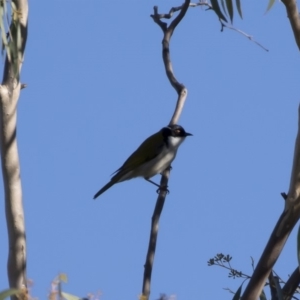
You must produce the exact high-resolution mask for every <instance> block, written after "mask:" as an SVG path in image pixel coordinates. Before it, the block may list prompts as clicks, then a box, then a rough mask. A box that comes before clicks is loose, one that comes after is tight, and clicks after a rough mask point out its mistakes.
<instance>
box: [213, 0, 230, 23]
mask: <svg viewBox="0 0 300 300" xmlns="http://www.w3.org/2000/svg"><path fill="white" fill-rule="evenodd" d="M210 3H211V6H212V9H213V10H214V12H215V13H216V14H217V16H218V17H219V19H221V20H223V21H225V22H226V23H227V19H226V18H225V16H224V15H223V13H222V11H221V9H220V6H219V3H218V0H210Z"/></svg>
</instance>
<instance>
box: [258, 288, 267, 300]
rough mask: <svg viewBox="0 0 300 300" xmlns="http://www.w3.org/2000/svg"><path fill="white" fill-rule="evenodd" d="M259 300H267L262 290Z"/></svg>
mask: <svg viewBox="0 0 300 300" xmlns="http://www.w3.org/2000/svg"><path fill="white" fill-rule="evenodd" d="M259 300H267V297H266V294H265V292H264V290H262V291H261V294H260V296H259Z"/></svg>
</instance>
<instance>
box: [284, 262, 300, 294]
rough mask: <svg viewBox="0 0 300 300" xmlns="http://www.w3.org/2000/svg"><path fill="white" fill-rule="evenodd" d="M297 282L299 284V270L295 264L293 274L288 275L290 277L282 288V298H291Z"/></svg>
mask: <svg viewBox="0 0 300 300" xmlns="http://www.w3.org/2000/svg"><path fill="white" fill-rule="evenodd" d="M299 284H300V272H299V266H297V267H296V269H295V271H294V272H293V274H292V275H291V276H290V278H289V279H288V280H287V282H286V283H285V285H284V286H283V288H282V294H283V299H284V300H291V299H292V298H293V295H294V294H295V291H296V290H297V288H298V286H299Z"/></svg>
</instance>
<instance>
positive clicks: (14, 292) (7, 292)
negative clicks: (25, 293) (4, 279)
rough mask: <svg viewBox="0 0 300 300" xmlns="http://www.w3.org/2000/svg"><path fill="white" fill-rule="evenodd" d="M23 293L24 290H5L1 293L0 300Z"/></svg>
mask: <svg viewBox="0 0 300 300" xmlns="http://www.w3.org/2000/svg"><path fill="white" fill-rule="evenodd" d="M21 292H22V290H18V289H8V290H4V291H2V292H0V300H4V299H6V298H8V297H10V296H14V295H17V294H20V293H21Z"/></svg>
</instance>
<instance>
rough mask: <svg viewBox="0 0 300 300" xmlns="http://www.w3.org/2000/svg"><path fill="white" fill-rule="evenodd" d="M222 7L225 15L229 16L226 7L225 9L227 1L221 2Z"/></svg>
mask: <svg viewBox="0 0 300 300" xmlns="http://www.w3.org/2000/svg"><path fill="white" fill-rule="evenodd" d="M221 5H222V9H223V12H224V14H225V15H226V16H227V11H226V7H225V0H221Z"/></svg>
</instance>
